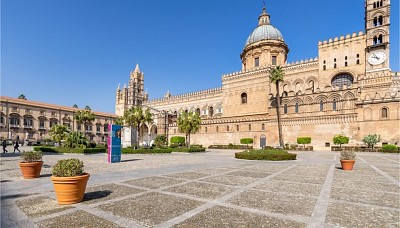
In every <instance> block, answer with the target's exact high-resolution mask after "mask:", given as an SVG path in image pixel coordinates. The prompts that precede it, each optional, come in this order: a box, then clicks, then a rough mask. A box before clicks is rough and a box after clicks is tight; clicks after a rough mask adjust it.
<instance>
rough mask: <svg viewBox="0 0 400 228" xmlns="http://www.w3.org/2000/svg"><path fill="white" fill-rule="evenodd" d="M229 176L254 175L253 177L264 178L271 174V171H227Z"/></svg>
mask: <svg viewBox="0 0 400 228" xmlns="http://www.w3.org/2000/svg"><path fill="white" fill-rule="evenodd" d="M228 175H230V176H241V177H254V178H265V177H267V176H269V175H271V172H253V171H247V170H238V171H234V172H230V173H228Z"/></svg>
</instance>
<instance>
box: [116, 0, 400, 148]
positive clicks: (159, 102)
mask: <svg viewBox="0 0 400 228" xmlns="http://www.w3.org/2000/svg"><path fill="white" fill-rule="evenodd" d="M360 10H361V6H360ZM360 20H362V18H360ZM389 34H390V0H379V1H378V0H366V1H365V31H364V32H355V33H352V34H348V35H345V36H339V37H334V38H330V39H328V40H324V41H320V42H319V43H318V57H317V58H311V59H305V60H301V61H296V62H294V63H288V62H287V55H288V52H289V48H288V47H289V44H286V43H285V40H284V38H283V35H282V34H281V33H280V31H279V30H278V29H277V28H275V27H274V26H273V25H272V24H271V20H270V15H269V14H268V13H267V11H266V9H265V7H264V9H263V11H262V14H261V15H260V16H259V17H258V26H257V27H256V28H255V29H254V31H253V32H252V33H251V34H250V35H249V37H248V39H247V41H246V43H245V46H244V48H243V50H242V52H241V54H240V58H241V61H242V70H241V71H240V72H234V73H229V74H226V75H223V76H222V86H221V87H220V88H214V89H207V90H203V91H196V92H192V93H188V94H182V95H177V96H172V95H171V94H169V93H168V92H167V94H166V95H165V96H164V97H163V98H159V99H154V100H147V97H148V96H147V94H145V93H144V92H143V84H144V74H143V73H142V72H140V70H139V67H138V66H137V67H136V69H135V71H133V72H131V77H130V81H129V86H128V87H126V86H124V88H123V89H122V90H121V89H120V88H119V87H118V89H117V93H116V94H117V95H116V114H117V115H122V114H123V112H124V110H126V109H127V108H129V107H130V106H132V105H135V104H138V105H143V106H144V107H150V108H151V110H152V111H153V112H154V114H155V117H156V118H155V123H154V125H153V126H146V125H143V126H142V129H141V130H142V132H143V133H144V134H142V135H143V138H142V139H141V140H142V141H150V140H152V138H153V137H155V135H156V134H167V135H168V136H169V137H171V136H173V135H180V134H179V132H178V130H177V126H176V124H175V119H176V117H177V115H179V113H180V112H182V111H186V110H187V111H196V112H199V113H200V115H201V118H202V125H201V129H200V131H199V132H198V133H196V134H195V135H193V136H192V137H191V142H192V143H196V144H202V145H205V146H208V145H212V144H229V143H233V144H239V143H240V138H244V137H246V138H248V137H250V138H253V139H254V145H253V146H254V147H256V148H258V147H261V146H264V145H269V146H276V145H278V127H277V116H276V107H275V104H274V99H275V97H276V91H275V85H274V84H271V83H270V81H269V77H268V76H269V74H268V70H269V69H270V68H271V67H274V66H276V65H280V66H282V67H283V69H284V71H285V78H284V81H283V82H282V83H281V84H280V91H281V92H282V93H281V94H280V96H281V98H282V105H281V114H282V124H283V138H284V142H285V143H296V141H297V137H303V136H310V137H312V144H311V145H313V146H314V148H315V149H322V150H323V149H329V148H330V146H331V145H332V144H333V143H332V138H333V136H334V135H338V134H342V135H346V136H349V137H350V144H353V145H359V144H362V142H361V140H362V138H363V137H364V136H365V135H367V134H369V133H373V134H375V133H376V134H379V135H380V136H381V142H382V143H391V144H399V142H400V132H399V129H400V105H399V102H400V80H399V75H398V74H397V73H396V72H392V71H391V69H390V66H389V57H390V40H389ZM146 132H147V133H148V134H146Z"/></svg>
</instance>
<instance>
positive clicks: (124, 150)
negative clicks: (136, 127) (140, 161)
mask: <svg viewBox="0 0 400 228" xmlns="http://www.w3.org/2000/svg"><path fill="white" fill-rule="evenodd" d="M171 152H172V149H170V148H165V149H143V148H141V149H136V150H135V149H132V148H122V153H123V154H164V153H171Z"/></svg>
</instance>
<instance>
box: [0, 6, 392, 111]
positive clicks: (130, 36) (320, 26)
mask: <svg viewBox="0 0 400 228" xmlns="http://www.w3.org/2000/svg"><path fill="white" fill-rule="evenodd" d="M266 2H267V3H266V4H267V12H268V13H270V15H271V23H272V25H274V26H275V27H276V28H278V29H279V30H280V31H281V33H282V34H283V36H284V38H285V41H286V43H287V44H288V46H289V48H290V52H289V55H288V62H292V61H296V60H301V59H305V58H314V57H317V55H318V49H317V48H318V41H319V40H325V39H326V40H327V39H329V38H334V37H336V36H340V35H346V34H351V33H353V32H358V31H364V0H351V1H349V0H335V1H327V0H323V1H321V0H307V1H298V0H284V1H283V0H281V1H270V0H269V1H266ZM391 3H392V10H391V68H392V70H393V71H399V1H397V0H394V1H393V0H392V1H391ZM261 9H262V0H231V1H227V0H218V1H217V0H202V1H193V0H192V1H190V0H169V1H165V0H164V1H162V0H152V1H139V0H35V1H32V0H2V1H1V95H4V96H11V97H17V96H18V95H20V94H24V95H25V96H26V97H27V98H28V99H29V100H34V101H42V102H47V103H52V104H59V105H65V106H72V105H73V104H78V106H79V107H81V108H83V107H85V106H86V105H89V106H90V107H92V109H93V110H96V111H103V112H110V113H114V107H115V90H116V88H117V86H118V83H121V85H123V84H124V83H127V82H128V80H129V72H130V71H131V70H133V69H134V68H135V65H136V63H139V65H140V69H141V70H142V71H143V72H144V73H145V88H146V89H147V91H148V93H149V95H150V98H151V99H153V98H159V97H162V96H163V94H164V93H165V92H166V91H167V90H170V91H171V93H172V94H173V95H177V94H182V93H187V92H192V91H197V90H203V89H208V88H215V87H220V86H221V76H222V74H226V73H231V72H235V71H239V70H240V69H241V61H240V57H239V55H240V53H241V51H242V49H243V46H244V44H245V42H246V39H247V36H248V35H249V34H250V33H251V32H252V31H253V29H254V28H255V27H256V26H257V18H258V16H259V15H260V13H261Z"/></svg>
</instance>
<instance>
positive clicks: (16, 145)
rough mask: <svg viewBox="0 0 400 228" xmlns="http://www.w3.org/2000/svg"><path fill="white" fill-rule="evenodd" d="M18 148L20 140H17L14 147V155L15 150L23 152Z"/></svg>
mask: <svg viewBox="0 0 400 228" xmlns="http://www.w3.org/2000/svg"><path fill="white" fill-rule="evenodd" d="M18 147H19V144H18V140H16V141H15V145H14V153H15V150H18V153H21V151H20V150H19V149H18Z"/></svg>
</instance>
